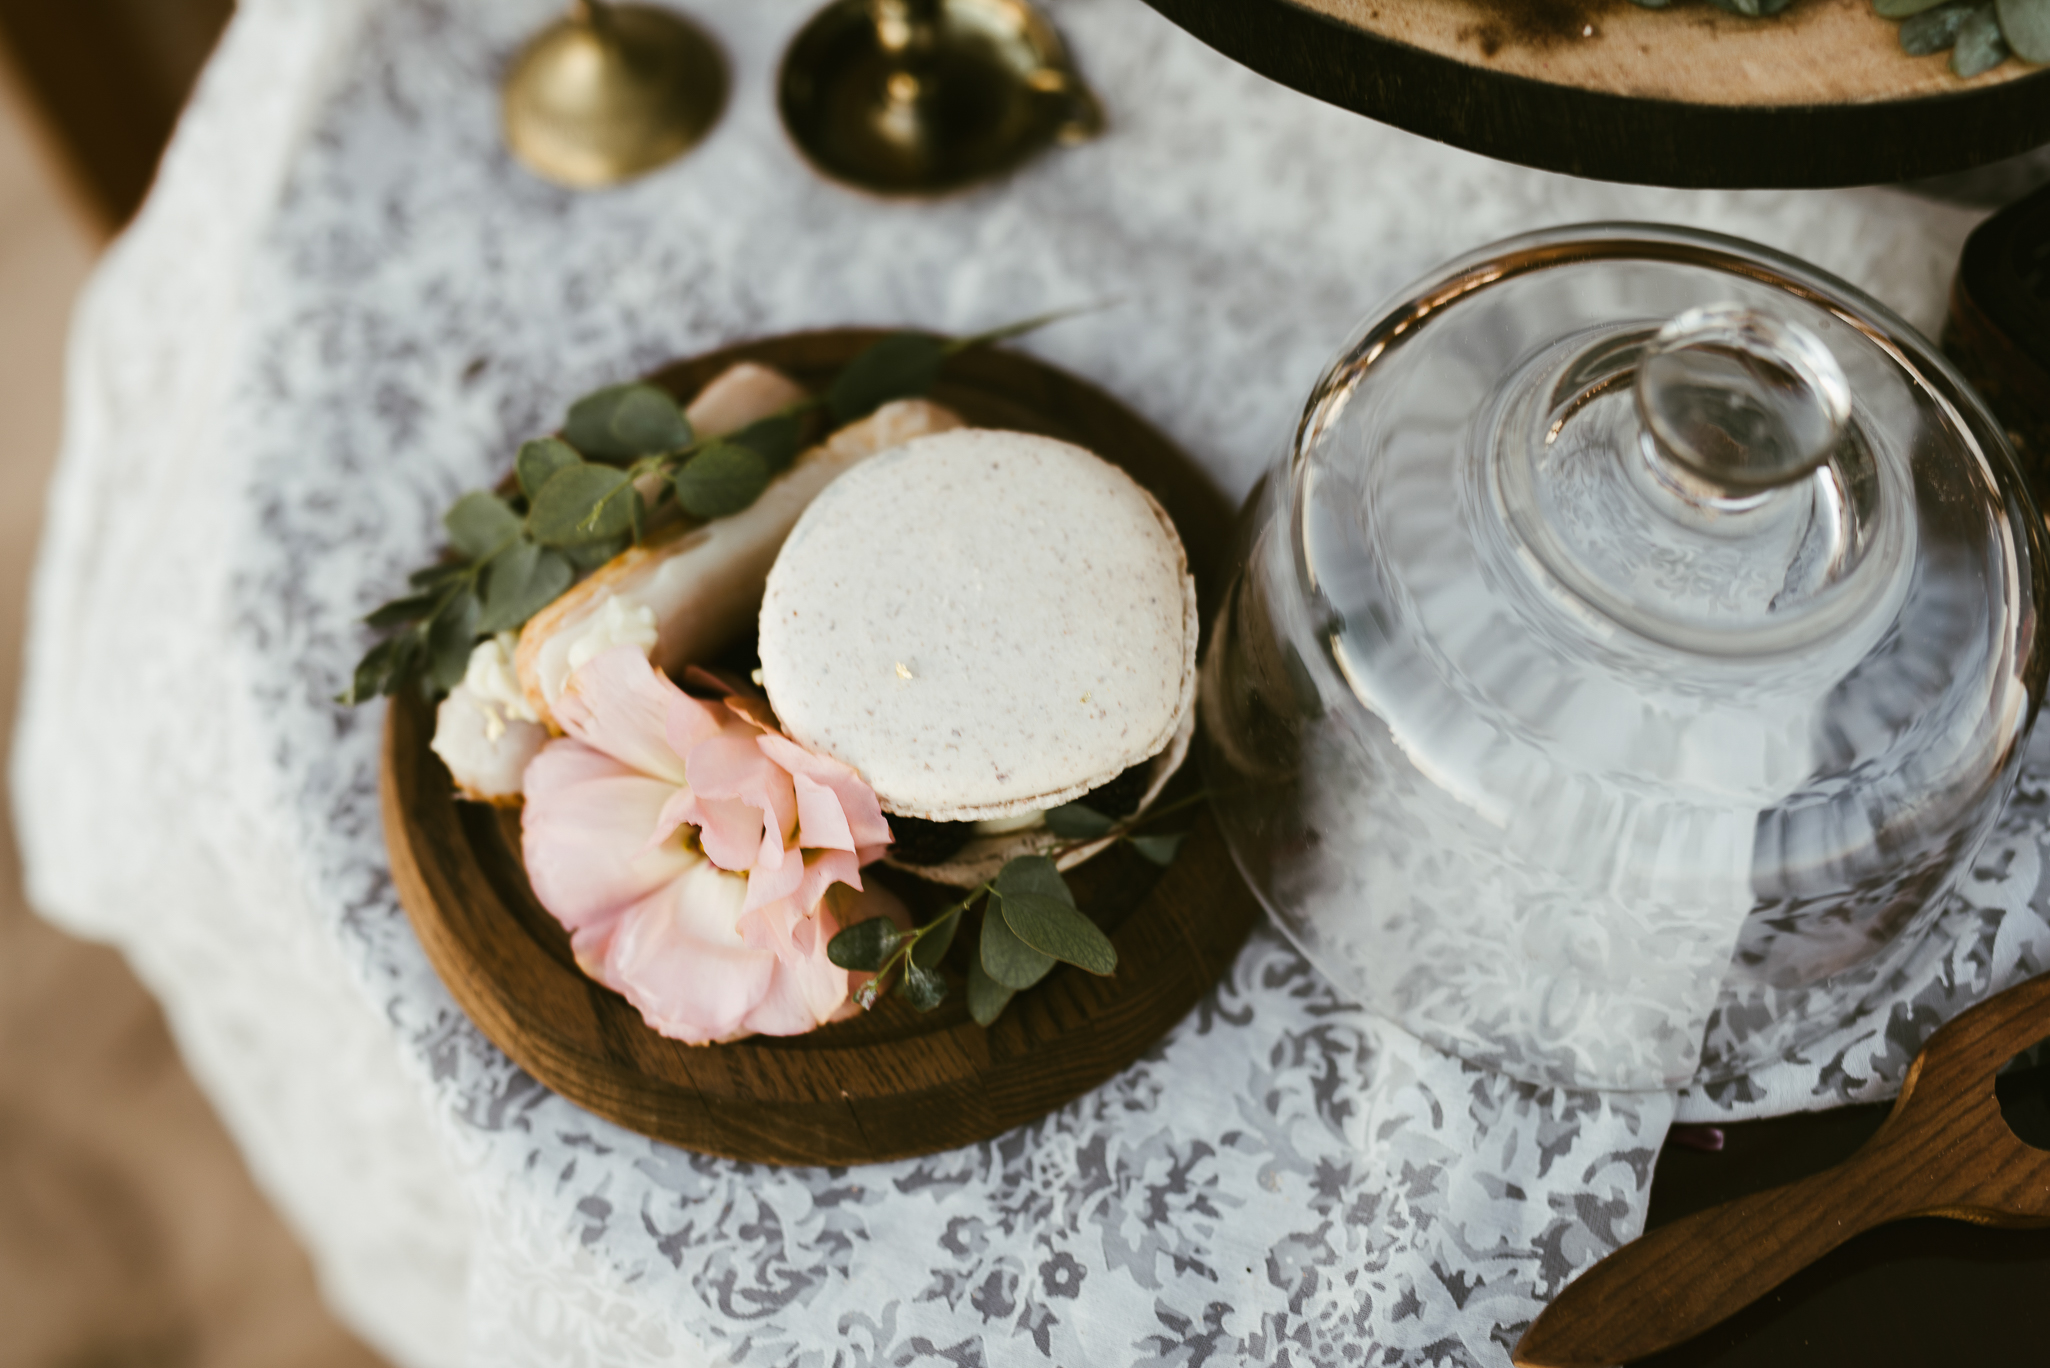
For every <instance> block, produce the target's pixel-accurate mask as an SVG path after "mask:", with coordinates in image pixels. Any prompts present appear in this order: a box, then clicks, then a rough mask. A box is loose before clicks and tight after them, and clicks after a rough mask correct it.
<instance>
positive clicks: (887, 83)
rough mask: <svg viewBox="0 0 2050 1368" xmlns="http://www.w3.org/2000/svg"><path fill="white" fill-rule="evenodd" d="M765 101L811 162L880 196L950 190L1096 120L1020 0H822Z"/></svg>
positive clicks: (1039, 18) (1046, 31)
mask: <svg viewBox="0 0 2050 1368" xmlns="http://www.w3.org/2000/svg"><path fill="white" fill-rule="evenodd" d="M777 100H778V105H779V107H780V109H781V112H782V115H783V123H784V125H785V126H786V127H787V128H788V129H789V130H790V136H791V138H792V140H794V141H795V142H796V144H797V146H798V148H799V149H800V150H801V151H802V152H803V153H804V155H805V156H806V157H807V158H808V159H809V160H810V161H811V162H812V164H813V165H814V166H816V167H817V168H818V169H819V170H820V171H823V172H824V173H825V174H826V175H828V176H831V177H833V178H834V179H836V180H840V181H845V182H847V183H848V184H851V185H856V186H859V187H861V188H863V189H867V190H873V191H877V192H879V193H882V194H893V195H921V194H937V193H941V192H944V191H947V190H953V189H956V188H959V187H960V186H963V185H967V184H970V183H971V182H974V181H978V180H981V179H983V178H985V177H988V176H992V175H996V174H997V173H999V172H1002V171H1005V170H1008V169H1010V168H1011V167H1013V166H1016V165H1017V164H1018V163H1020V162H1022V161H1024V160H1026V159H1027V158H1028V157H1030V156H1032V155H1033V154H1034V153H1036V152H1038V151H1040V150H1041V149H1043V148H1045V147H1047V146H1049V145H1051V144H1054V143H1064V144H1071V143H1078V142H1083V141H1086V140H1088V139H1090V138H1093V137H1095V136H1096V135H1097V134H1098V133H1100V132H1101V131H1102V130H1103V112H1102V108H1101V106H1099V105H1098V103H1097V101H1096V97H1095V96H1094V95H1093V94H1091V93H1090V91H1089V89H1088V88H1087V87H1086V86H1084V85H1083V84H1082V82H1081V79H1080V78H1079V77H1078V76H1077V75H1076V74H1075V70H1074V67H1073V65H1072V64H1071V63H1070V61H1069V59H1068V54H1067V49H1066V47H1065V46H1064V45H1063V44H1062V42H1061V39H1060V35H1059V34H1058V33H1056V32H1055V31H1054V28H1053V25H1052V24H1050V23H1048V22H1047V20H1046V18H1045V16H1043V15H1042V14H1040V13H1039V11H1038V10H1036V9H1034V8H1033V7H1032V6H1031V5H1029V4H1027V3H1025V0H835V3H833V4H830V5H828V6H827V7H826V8H825V9H823V10H821V11H820V12H819V13H818V14H817V15H816V16H814V17H813V19H812V20H811V22H810V23H808V24H807V25H805V27H804V29H803V30H802V31H801V32H799V33H798V35H797V37H796V38H795V39H794V40H793V41H792V42H791V44H790V49H789V51H788V52H786V53H785V54H784V58H783V70H782V75H781V78H780V80H779V82H778V92H777Z"/></svg>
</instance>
